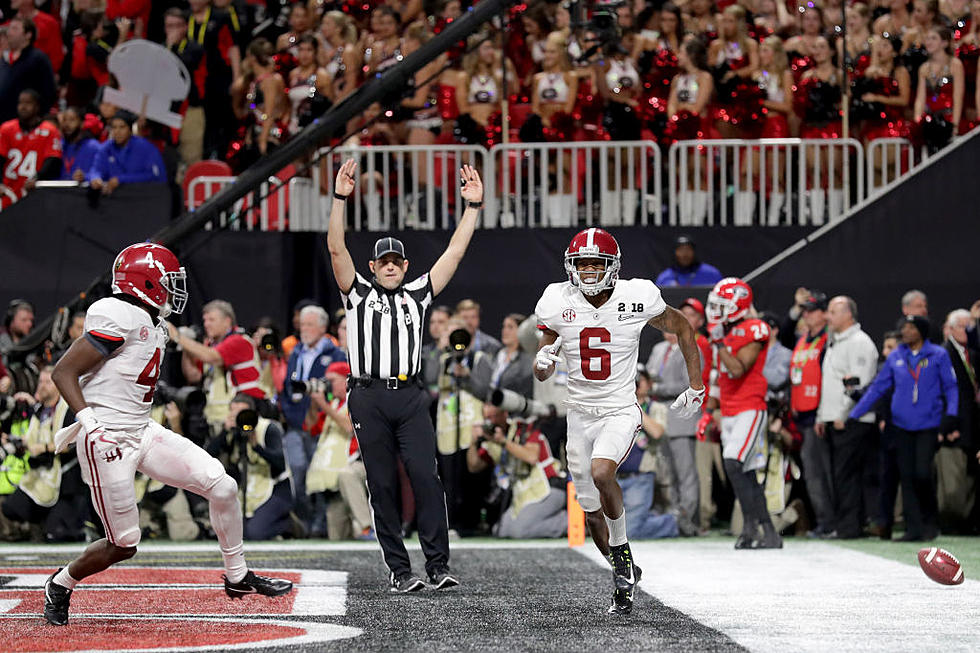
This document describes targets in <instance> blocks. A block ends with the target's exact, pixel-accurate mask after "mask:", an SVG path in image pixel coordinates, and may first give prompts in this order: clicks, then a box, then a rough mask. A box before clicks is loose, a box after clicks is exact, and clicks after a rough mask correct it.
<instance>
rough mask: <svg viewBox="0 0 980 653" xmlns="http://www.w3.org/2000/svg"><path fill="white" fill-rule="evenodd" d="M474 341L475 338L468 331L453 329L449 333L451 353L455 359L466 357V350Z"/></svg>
mask: <svg viewBox="0 0 980 653" xmlns="http://www.w3.org/2000/svg"><path fill="white" fill-rule="evenodd" d="M472 341H473V336H471V335H470V332H469V331H467V330H466V329H463V328H459V329H453V330H452V331H450V332H449V353H450V354H451V355H453V356H455V357H458V358H462V357H463V356H465V355H466V349H467V348H468V347H469V346H470V343H471V342H472Z"/></svg>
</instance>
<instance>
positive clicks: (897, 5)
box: [874, 0, 912, 39]
mask: <svg viewBox="0 0 980 653" xmlns="http://www.w3.org/2000/svg"><path fill="white" fill-rule="evenodd" d="M911 8H912V3H911V2H909V0H891V2H890V4H889V6H888V13H887V14H885V15H883V16H880V17H879V18H878V19H877V20H876V21H875V27H874V31H875V34H881V35H882V36H884V37H885V38H893V39H895V38H897V39H900V38H902V37H903V36H905V32H906V30H908V29H909V28H910V27H912V14H911V13H910V11H909V10H910V9H911Z"/></svg>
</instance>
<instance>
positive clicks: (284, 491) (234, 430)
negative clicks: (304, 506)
mask: <svg viewBox="0 0 980 653" xmlns="http://www.w3.org/2000/svg"><path fill="white" fill-rule="evenodd" d="M255 406H256V402H255V398H254V397H252V396H251V395H247V394H245V393H238V394H237V395H235V397H234V398H233V399H232V400H231V403H230V404H229V405H228V415H227V416H226V417H225V421H224V430H223V431H222V432H221V433H220V434H219V435H218V437H216V438H214V439H212V440H211V442H210V443H209V444H208V453H210V454H211V455H212V456H217V455H219V454H221V453H224V454H227V458H228V464H227V465H226V466H227V467H228V474H229V475H230V476H232V477H233V478H235V480H236V481H237V482H238V486H239V488H245V490H244V492H245V539H246V540H271V539H272V538H274V537H276V536H279V535H282V534H284V533H286V532H288V531H289V530H290V529H291V523H290V519H289V511H290V510H291V509H292V507H293V494H292V489H291V488H290V483H289V469H288V468H287V467H286V457H285V455H283V449H282V427H281V426H279V424H278V423H276V422H273V421H271V420H268V419H266V418H264V417H259V416H258V414H257V412H256V409H255ZM243 450H244V458H245V459H246V460H245V461H243V460H242V458H243V455H242V454H243ZM243 462H244V465H243ZM243 467H244V469H242V468H243ZM243 477H244V478H243ZM239 493H241V490H239Z"/></svg>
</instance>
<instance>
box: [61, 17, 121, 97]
mask: <svg viewBox="0 0 980 653" xmlns="http://www.w3.org/2000/svg"><path fill="white" fill-rule="evenodd" d="M118 36H119V30H118V29H116V27H115V25H113V24H112V23H111V22H109V21H107V20H105V14H103V13H102V12H101V11H99V10H97V9H89V10H87V11H85V12H83V13H82V15H81V17H80V19H79V27H78V29H77V30H75V33H74V34H73V35H72V43H71V66H70V69H71V75H70V77H69V79H68V80H67V83H68V100H69V102H70V103H71V104H74V105H77V106H85V105H87V104H89V103H90V102H91V101H92V100H93V98H94V97H95V92H96V90H97V89H98V88H99V87H100V86H105V85H106V84H108V83H109V53H111V52H112V48H113V46H114V45H115V44H116V40H117V38H118Z"/></svg>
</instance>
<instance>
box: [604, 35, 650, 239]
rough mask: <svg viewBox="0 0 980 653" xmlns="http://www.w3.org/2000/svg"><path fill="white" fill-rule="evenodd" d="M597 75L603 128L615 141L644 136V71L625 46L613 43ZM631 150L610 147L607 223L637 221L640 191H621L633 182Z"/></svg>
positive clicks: (605, 191) (605, 223)
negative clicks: (640, 113) (641, 107)
mask: <svg viewBox="0 0 980 653" xmlns="http://www.w3.org/2000/svg"><path fill="white" fill-rule="evenodd" d="M595 77H596V79H597V80H598V82H599V94H600V96H601V97H602V99H603V100H604V101H605V103H606V109H605V114H604V116H603V119H602V126H603V129H604V130H605V131H606V133H607V134H609V137H610V138H611V139H612V140H614V141H636V140H640V137H641V130H642V126H641V124H640V119H639V116H638V111H637V109H638V107H639V97H640V92H641V90H642V87H641V85H640V75H639V73H638V72H637V71H636V65H635V64H634V63H633V60H632V59H631V58H630V57H628V56H627V55H626V51H625V50H624V49H623V48H622V46H620V45H618V44H613V45H612V46H611V49H610V50H609V51H607V52H606V56H605V57H604V58H603V59H600V60H599V62H598V63H597V64H596V69H595ZM628 151H629V150H628V149H625V148H617V149H612V148H610V149H609V150H607V154H608V156H607V165H608V166H609V167H608V170H609V171H610V175H609V181H608V188H606V189H604V191H603V197H602V203H601V207H602V208H601V211H600V213H599V219H600V222H601V224H603V225H619V224H626V225H631V224H633V223H634V221H635V216H636V206H637V202H638V199H639V194H638V193H637V191H636V190H635V189H630V190H622V193H621V192H620V190H621V189H625V188H629V187H630V186H632V185H633V183H632V181H631V180H630V176H629V166H628V165H627V162H628V157H629V154H628ZM617 156H618V158H619V161H620V169H619V170H618V171H617V170H616V167H615V166H616V160H617ZM641 156H643V155H642V154H641ZM617 177H618V178H617ZM620 199H622V204H621V203H620Z"/></svg>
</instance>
